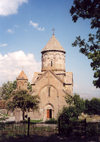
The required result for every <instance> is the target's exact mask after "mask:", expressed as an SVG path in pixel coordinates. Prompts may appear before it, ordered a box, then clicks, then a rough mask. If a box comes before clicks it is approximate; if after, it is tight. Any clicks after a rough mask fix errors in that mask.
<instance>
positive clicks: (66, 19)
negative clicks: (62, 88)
mask: <svg viewBox="0 0 100 142" xmlns="http://www.w3.org/2000/svg"><path fill="white" fill-rule="evenodd" d="M72 3H73V0H14V1H13V0H0V85H1V84H2V83H3V82H6V81H8V80H11V81H12V80H14V79H16V77H17V76H18V74H19V72H20V71H21V70H22V69H23V70H24V71H25V72H26V74H27V76H28V78H29V80H30V81H31V79H32V77H33V74H34V72H37V71H40V68H41V63H40V62H41V50H42V48H43V47H44V46H45V45H46V43H47V42H48V40H49V39H50V37H51V36H52V28H55V36H56V38H57V39H58V41H59V42H60V43H61V45H62V46H63V47H64V49H65V50H66V71H71V72H73V79H74V92H76V93H79V94H80V95H81V97H84V98H92V97H100V89H96V88H95V87H94V86H93V84H92V80H93V71H92V69H91V67H90V61H89V60H88V59H87V58H86V57H85V56H84V55H82V54H81V53H79V49H78V48H76V47H72V45H71V44H72V42H73V41H74V40H75V37H76V36H78V35H81V37H82V38H87V37H88V33H89V32H91V29H90V24H89V21H88V20H82V19H79V20H78V22H77V23H73V21H72V17H71V15H70V13H69V10H70V8H71V5H72ZM92 32H93V31H92Z"/></svg>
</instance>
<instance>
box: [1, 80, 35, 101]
mask: <svg viewBox="0 0 100 142" xmlns="http://www.w3.org/2000/svg"><path fill="white" fill-rule="evenodd" d="M16 88H17V81H16V80H15V81H13V82H10V81H8V82H7V83H4V84H3V85H2V87H1V91H0V96H1V98H2V99H4V100H8V99H9V98H10V97H11V94H12V92H13V91H14V90H15V89H16ZM27 89H28V90H29V91H30V92H31V91H32V86H31V84H30V82H28V83H27Z"/></svg>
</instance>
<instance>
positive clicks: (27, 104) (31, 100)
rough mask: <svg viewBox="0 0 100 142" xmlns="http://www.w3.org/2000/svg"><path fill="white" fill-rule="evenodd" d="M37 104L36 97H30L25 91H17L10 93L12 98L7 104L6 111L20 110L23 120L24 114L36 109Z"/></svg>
mask: <svg viewBox="0 0 100 142" xmlns="http://www.w3.org/2000/svg"><path fill="white" fill-rule="evenodd" d="M38 104H39V98H38V97H37V96H31V95H30V94H29V92H28V91H27V90H17V91H14V92H13V93H12V98H11V99H10V100H9V101H8V103H7V109H8V110H12V111H14V110H15V109H16V108H20V109H21V110H22V112H23V120H24V114H25V112H26V111H30V109H32V110H35V109H37V108H38Z"/></svg>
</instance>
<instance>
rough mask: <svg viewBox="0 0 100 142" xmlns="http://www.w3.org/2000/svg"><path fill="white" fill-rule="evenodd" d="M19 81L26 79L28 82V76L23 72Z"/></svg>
mask: <svg viewBox="0 0 100 142" xmlns="http://www.w3.org/2000/svg"><path fill="white" fill-rule="evenodd" d="M17 79H21V80H22V79H24V80H28V78H27V76H26V74H25V73H24V71H21V72H20V74H19V76H18V77H17Z"/></svg>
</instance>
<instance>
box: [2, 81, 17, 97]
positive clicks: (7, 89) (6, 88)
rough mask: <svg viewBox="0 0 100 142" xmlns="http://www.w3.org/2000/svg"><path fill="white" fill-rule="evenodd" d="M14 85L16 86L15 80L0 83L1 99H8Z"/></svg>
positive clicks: (14, 87)
mask: <svg viewBox="0 0 100 142" xmlns="http://www.w3.org/2000/svg"><path fill="white" fill-rule="evenodd" d="M16 87H17V82H16V81H13V82H10V81H8V82H7V83H4V84H3V85H2V90H1V97H2V99H4V100H7V99H9V98H10V96H11V93H12V92H13V90H15V89H16Z"/></svg>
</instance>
